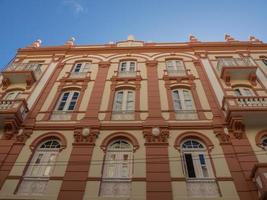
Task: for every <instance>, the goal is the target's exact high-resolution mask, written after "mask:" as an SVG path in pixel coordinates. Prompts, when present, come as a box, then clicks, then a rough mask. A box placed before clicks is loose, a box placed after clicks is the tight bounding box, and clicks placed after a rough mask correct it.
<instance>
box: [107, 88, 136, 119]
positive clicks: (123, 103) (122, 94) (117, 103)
mask: <svg viewBox="0 0 267 200" xmlns="http://www.w3.org/2000/svg"><path fill="white" fill-rule="evenodd" d="M134 109H135V92H134V90H119V91H117V92H116V93H115V98H114V104H113V111H112V119H115V120H119V119H121V120H123V119H124V120H129V119H133V117H134V115H133V114H134Z"/></svg>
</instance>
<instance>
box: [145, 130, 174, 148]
mask: <svg viewBox="0 0 267 200" xmlns="http://www.w3.org/2000/svg"><path fill="white" fill-rule="evenodd" d="M159 129H160V133H159V134H158V135H153V134H152V128H146V129H145V130H144V131H143V135H144V138H145V140H146V144H162V143H168V138H169V135H170V132H169V130H168V129H167V128H160V127H159Z"/></svg>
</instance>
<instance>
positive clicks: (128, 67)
mask: <svg viewBox="0 0 267 200" xmlns="http://www.w3.org/2000/svg"><path fill="white" fill-rule="evenodd" d="M132 63H134V67H133V70H131V69H132V66H131V64H132ZM123 64H125V70H122V69H123ZM136 71H137V61H135V60H123V61H120V63H119V68H118V72H119V74H120V73H134V72H136Z"/></svg>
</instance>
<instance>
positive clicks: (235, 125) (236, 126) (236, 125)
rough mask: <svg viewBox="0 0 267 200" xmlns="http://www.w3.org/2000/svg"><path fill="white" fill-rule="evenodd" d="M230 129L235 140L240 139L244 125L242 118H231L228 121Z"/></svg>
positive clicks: (243, 131)
mask: <svg viewBox="0 0 267 200" xmlns="http://www.w3.org/2000/svg"><path fill="white" fill-rule="evenodd" d="M230 129H231V130H232V132H233V135H234V136H235V138H237V139H241V138H242V137H243V135H244V133H245V125H244V123H243V120H242V118H232V119H231V121H230Z"/></svg>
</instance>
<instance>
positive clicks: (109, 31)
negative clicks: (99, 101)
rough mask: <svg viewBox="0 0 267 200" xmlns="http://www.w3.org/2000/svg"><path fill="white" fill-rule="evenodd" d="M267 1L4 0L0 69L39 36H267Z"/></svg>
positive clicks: (59, 39) (51, 40)
mask: <svg viewBox="0 0 267 200" xmlns="http://www.w3.org/2000/svg"><path fill="white" fill-rule="evenodd" d="M266 7H267V1H266V0H253V1H252V0H27V1H20V0H0V27H1V29H0V36H1V37H0V68H2V67H4V66H5V65H6V64H7V63H8V62H9V61H10V60H11V59H12V57H14V56H15V54H16V50H17V49H18V48H21V47H25V46H27V45H29V44H31V43H32V42H33V41H34V40H36V39H41V40H42V42H43V43H42V45H49V46H50V45H61V44H64V43H65V41H66V40H67V39H69V38H70V37H75V38H76V41H75V42H76V43H77V44H103V43H108V42H109V41H114V42H116V41H121V40H125V39H126V38H127V35H129V34H133V35H134V36H135V38H136V39H138V40H143V41H153V42H185V41H188V35H189V34H193V35H195V36H196V37H197V38H198V39H199V40H201V41H223V40H224V34H225V33H229V34H231V35H232V36H233V37H234V38H235V39H237V40H247V39H248V37H249V36H250V35H254V36H256V37H257V38H259V39H260V40H262V41H264V42H266V41H267V28H266V19H267V11H266Z"/></svg>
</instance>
